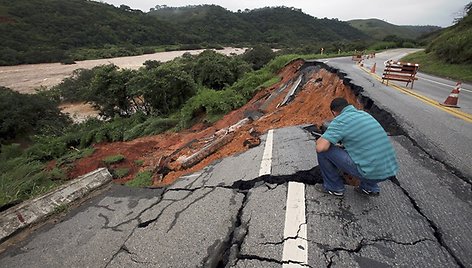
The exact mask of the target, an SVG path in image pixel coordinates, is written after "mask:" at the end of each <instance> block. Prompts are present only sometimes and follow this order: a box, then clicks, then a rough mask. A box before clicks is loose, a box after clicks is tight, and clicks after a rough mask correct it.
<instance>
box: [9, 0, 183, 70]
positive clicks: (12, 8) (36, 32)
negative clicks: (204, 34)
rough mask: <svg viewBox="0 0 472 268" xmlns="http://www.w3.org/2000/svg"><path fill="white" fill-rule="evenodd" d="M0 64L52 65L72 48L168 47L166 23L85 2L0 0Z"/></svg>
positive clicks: (171, 39) (172, 35) (175, 35)
mask: <svg viewBox="0 0 472 268" xmlns="http://www.w3.org/2000/svg"><path fill="white" fill-rule="evenodd" d="M0 32H1V33H2V42H1V44H0V64H2V65H5V64H18V63H35V62H52V61H58V60H61V59H64V58H65V57H66V54H67V53H68V52H69V51H71V50H73V49H77V48H99V47H104V46H114V45H115V46H116V45H130V46H146V45H159V44H172V43H175V42H176V41H177V40H178V39H179V31H177V30H176V29H174V28H173V26H172V25H170V24H168V23H165V22H162V21H159V20H158V19H157V18H154V17H150V16H146V15H145V14H144V13H142V12H141V11H134V10H131V9H129V8H127V7H123V8H115V7H113V6H111V5H106V4H102V3H97V2H93V1H85V0H68V1H63V0H15V1H10V0H1V1H0Z"/></svg>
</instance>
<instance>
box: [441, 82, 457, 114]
mask: <svg viewBox="0 0 472 268" xmlns="http://www.w3.org/2000/svg"><path fill="white" fill-rule="evenodd" d="M461 85H462V83H461V82H457V84H456V87H455V88H453V89H452V91H451V94H449V96H448V97H447V99H446V100H445V101H444V102H443V103H439V104H441V105H443V106H447V107H453V108H459V106H457V101H458V100H459V93H461Z"/></svg>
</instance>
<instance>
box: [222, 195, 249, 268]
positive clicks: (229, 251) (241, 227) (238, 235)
mask: <svg viewBox="0 0 472 268" xmlns="http://www.w3.org/2000/svg"><path fill="white" fill-rule="evenodd" d="M235 192H236V193H241V194H243V195H244V197H243V201H242V202H241V207H239V210H238V213H237V214H236V218H235V221H234V223H233V226H232V230H231V232H230V234H229V236H228V239H227V240H226V242H225V244H226V245H225V247H224V250H223V252H222V256H221V260H220V261H219V262H218V265H217V267H218V268H223V267H227V266H228V265H229V263H230V262H232V263H233V264H232V266H234V265H235V262H237V260H238V259H239V253H240V252H241V246H242V244H243V243H244V240H245V239H246V236H247V234H248V232H249V223H250V222H251V218H249V219H248V220H247V221H245V222H244V221H243V219H242V216H243V212H244V208H245V207H246V205H247V203H248V199H249V196H250V193H249V191H235Z"/></svg>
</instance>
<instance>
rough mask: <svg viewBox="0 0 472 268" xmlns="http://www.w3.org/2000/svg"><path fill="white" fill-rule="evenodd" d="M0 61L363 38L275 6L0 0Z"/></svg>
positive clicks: (353, 31) (345, 27)
mask: <svg viewBox="0 0 472 268" xmlns="http://www.w3.org/2000/svg"><path fill="white" fill-rule="evenodd" d="M0 32H1V34H2V42H1V43H0V65H14V64H23V63H38V62H57V61H64V62H67V63H72V61H73V60H83V59H90V58H107V57H118V56H127V55H138V54H143V53H152V52H155V50H156V48H157V47H159V46H161V47H162V46H179V45H180V46H182V45H186V46H184V47H186V48H201V47H202V48H206V47H209V45H213V46H217V45H245V46H247V45H252V44H256V43H266V44H270V45H272V46H277V47H284V46H285V47H286V46H290V45H297V46H301V45H303V44H313V42H318V43H321V42H333V41H336V42H343V43H349V42H352V41H356V40H362V41H365V40H368V39H369V37H368V36H367V35H366V34H364V33H362V32H361V31H358V30H356V29H354V28H353V27H351V26H350V25H349V24H347V23H345V22H341V21H338V20H330V19H316V18H313V17H311V16H309V15H307V14H305V13H303V12H301V10H298V9H294V8H286V7H277V8H263V9H257V10H252V11H250V10H246V11H244V12H231V11H228V10H226V9H224V8H222V7H219V6H208V5H205V6H189V7H183V8H167V7H163V8H157V9H154V11H151V12H149V13H144V12H141V11H139V10H133V9H131V8H130V7H128V6H125V5H121V6H120V7H114V6H112V5H108V4H104V3H99V2H95V1H87V0H68V1H64V0H15V1H9V0H0Z"/></svg>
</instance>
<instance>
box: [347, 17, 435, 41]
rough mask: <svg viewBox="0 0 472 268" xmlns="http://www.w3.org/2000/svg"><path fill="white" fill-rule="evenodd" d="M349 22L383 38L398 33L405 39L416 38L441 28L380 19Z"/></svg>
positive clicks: (371, 35)
mask: <svg viewBox="0 0 472 268" xmlns="http://www.w3.org/2000/svg"><path fill="white" fill-rule="evenodd" d="M348 23H349V24H350V25H351V26H352V27H354V28H356V29H358V30H360V31H362V32H363V33H365V34H366V35H369V36H370V37H372V38H374V39H377V40H383V39H384V38H385V37H387V36H391V35H396V36H398V37H400V38H403V39H411V40H416V39H418V38H420V37H421V36H423V35H426V34H429V33H431V32H435V31H438V30H441V29H442V28H441V27H438V26H430V25H427V26H413V25H404V26H400V25H394V24H391V23H388V22H386V21H383V20H379V19H358V20H350V21H348Z"/></svg>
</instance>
